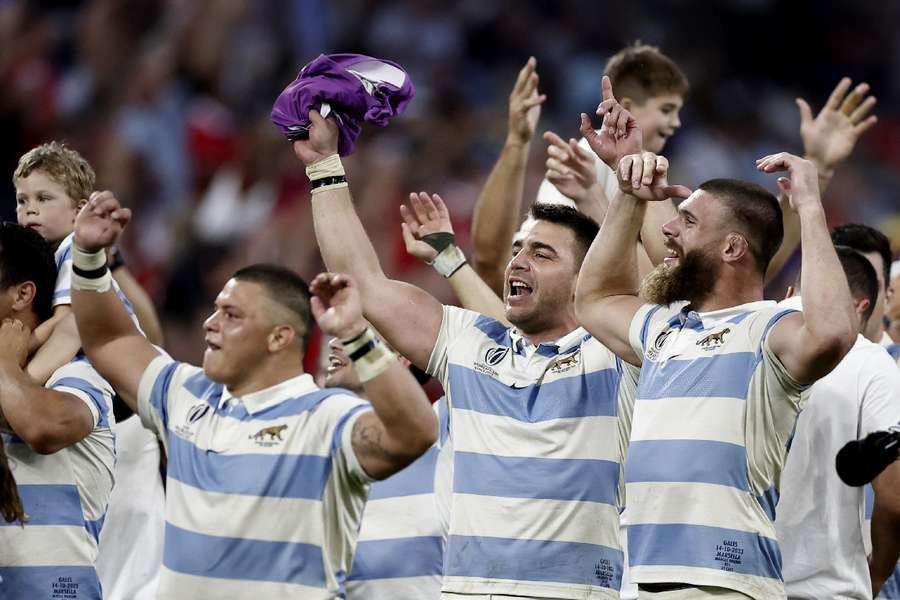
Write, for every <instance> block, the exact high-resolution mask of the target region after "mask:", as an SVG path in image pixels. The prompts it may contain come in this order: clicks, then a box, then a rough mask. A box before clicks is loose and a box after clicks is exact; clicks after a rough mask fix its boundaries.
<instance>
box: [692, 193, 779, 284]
mask: <svg viewBox="0 0 900 600" xmlns="http://www.w3.org/2000/svg"><path fill="white" fill-rule="evenodd" d="M699 189H701V190H703V191H704V192H707V193H709V194H712V195H713V196H715V197H716V198H717V199H718V200H719V201H720V202H721V203H722V204H723V205H724V206H725V209H726V210H727V212H728V215H729V217H728V218H730V220H731V221H733V222H734V224H735V225H736V227H737V229H738V231H739V232H740V233H741V234H742V235H744V236H746V237H747V241H748V242H749V243H750V253H751V254H753V258H754V259H755V261H756V266H757V267H758V269H759V272H760V273H762V274H763V275H765V273H766V269H767V268H768V266H769V261H771V260H772V257H773V256H775V254H776V253H777V252H778V249H779V248H780V247H781V240H782V238H784V220H783V218H782V214H781V207H780V206H779V205H778V199H777V198H775V196H774V195H773V194H772V192H770V191H769V190H767V189H766V188H764V187H762V186H760V185H756V184H755V183H749V182H746V181H739V180H737V179H710V180H709V181H704V182H703V183H701V184H700V186H699Z"/></svg>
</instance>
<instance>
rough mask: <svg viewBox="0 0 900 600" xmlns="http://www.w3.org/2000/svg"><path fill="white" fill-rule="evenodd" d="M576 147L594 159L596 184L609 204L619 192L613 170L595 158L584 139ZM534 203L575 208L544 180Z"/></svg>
mask: <svg viewBox="0 0 900 600" xmlns="http://www.w3.org/2000/svg"><path fill="white" fill-rule="evenodd" d="M578 146H579V147H580V148H583V149H584V150H586V151H587V153H588V154H590V155H591V156H592V157H594V168H595V169H596V171H597V183H599V184H600V187H602V188H603V192H604V193H605V194H606V201H607V202H610V201H611V200H612V199H613V198H615V197H616V194H617V193H618V192H619V182H618V181H617V180H616V174H615V173H613V170H612V169H610V168H609V167H608V166H607V164H606V163H605V162H603V161H602V160H600V157H599V156H597V155H596V154H595V153H594V151H593V150H591V147H590V146H589V145H588V143H587V140H586V139H585V138H581V139H580V140H579V141H578ZM535 202H541V203H547V204H565V205H566V206H571V207H572V208H577V207H576V206H575V202H573V201H572V199H571V198H569V197H568V196H564V195H563V194H562V192H560V191H559V190H558V189H556V186H555V185H553V184H552V183H550V182H549V181H547V179H546V178H545V179H544V180H543V181H542V182H541V186H540V187H539V188H538V193H537V199H536V200H535Z"/></svg>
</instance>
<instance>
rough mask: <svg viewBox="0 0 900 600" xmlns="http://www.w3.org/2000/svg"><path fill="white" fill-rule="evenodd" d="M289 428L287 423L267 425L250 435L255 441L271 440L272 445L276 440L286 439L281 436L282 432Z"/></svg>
mask: <svg viewBox="0 0 900 600" xmlns="http://www.w3.org/2000/svg"><path fill="white" fill-rule="evenodd" d="M287 428H288V426H287V425H273V426H272V427H266V428H264V429H260V430H259V431H257V432H256V433H254V434H253V435H251V436H249V437H250V439H251V440H253V441H255V442H269V444H264V445H271V444H274V443H275V442H276V441H278V442H281V441H284V438H282V437H281V434H282V432H284V431H285V430H286V429H287Z"/></svg>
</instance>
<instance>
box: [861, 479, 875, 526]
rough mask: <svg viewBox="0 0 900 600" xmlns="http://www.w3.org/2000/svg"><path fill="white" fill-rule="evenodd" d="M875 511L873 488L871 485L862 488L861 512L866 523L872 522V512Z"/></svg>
mask: <svg viewBox="0 0 900 600" xmlns="http://www.w3.org/2000/svg"><path fill="white" fill-rule="evenodd" d="M874 510H875V488H873V487H872V484H871V483H867V484H866V485H865V486H863V511H864V512H865V515H866V521H871V520H872V511H874Z"/></svg>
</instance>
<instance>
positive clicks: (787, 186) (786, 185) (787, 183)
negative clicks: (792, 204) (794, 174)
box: [778, 177, 792, 196]
mask: <svg viewBox="0 0 900 600" xmlns="http://www.w3.org/2000/svg"><path fill="white" fill-rule="evenodd" d="M778 187H780V188H781V191H782V192H784V194H785V195H786V196H790V195H791V189H792V188H791V180H790V179H788V178H787V177H779V178H778Z"/></svg>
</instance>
